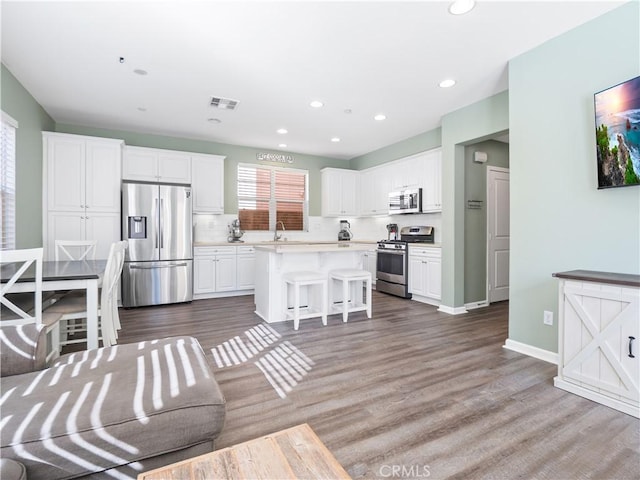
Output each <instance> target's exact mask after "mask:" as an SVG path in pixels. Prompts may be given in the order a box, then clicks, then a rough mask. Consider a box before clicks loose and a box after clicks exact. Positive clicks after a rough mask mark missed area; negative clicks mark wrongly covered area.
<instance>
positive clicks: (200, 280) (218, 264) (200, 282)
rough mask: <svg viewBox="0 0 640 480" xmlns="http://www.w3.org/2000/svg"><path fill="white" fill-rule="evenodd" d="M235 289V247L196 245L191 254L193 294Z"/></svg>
mask: <svg viewBox="0 0 640 480" xmlns="http://www.w3.org/2000/svg"><path fill="white" fill-rule="evenodd" d="M235 289H236V247H226V246H223V247H196V248H195V249H194V256H193V294H194V295H198V294H208V293H217V292H227V291H232V290H235Z"/></svg>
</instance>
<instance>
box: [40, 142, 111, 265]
mask: <svg viewBox="0 0 640 480" xmlns="http://www.w3.org/2000/svg"><path fill="white" fill-rule="evenodd" d="M42 136H43V190H44V192H43V212H44V214H43V221H44V228H43V245H44V247H45V258H47V259H53V258H54V255H55V241H56V240H96V241H97V248H96V258H107V256H108V254H109V248H110V246H111V244H112V243H113V242H116V241H118V240H120V171H121V170H120V168H121V165H122V146H123V142H122V140H114V139H108V138H97V137H85V136H81V135H69V134H62V133H51V132H43V134H42Z"/></svg>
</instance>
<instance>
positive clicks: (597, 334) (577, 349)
mask: <svg viewBox="0 0 640 480" xmlns="http://www.w3.org/2000/svg"><path fill="white" fill-rule="evenodd" d="M554 276H555V277H557V278H559V306H558V310H559V314H558V317H559V318H558V332H559V344H558V347H559V348H558V357H559V361H558V376H557V377H555V378H554V385H555V386H556V387H558V388H562V389H563V390H566V391H568V392H571V393H574V394H576V395H580V396H582V397H585V398H588V399H590V400H593V401H595V402H598V403H601V404H603V405H607V406H608V407H612V408H615V409H616V410H620V411H621V412H624V413H627V414H629V415H633V416H634V417H640V403H639V398H640V389H639V383H640V348H639V343H640V275H629V274H616V273H606V272H593V271H587V270H573V271H570V272H560V273H555V274H554Z"/></svg>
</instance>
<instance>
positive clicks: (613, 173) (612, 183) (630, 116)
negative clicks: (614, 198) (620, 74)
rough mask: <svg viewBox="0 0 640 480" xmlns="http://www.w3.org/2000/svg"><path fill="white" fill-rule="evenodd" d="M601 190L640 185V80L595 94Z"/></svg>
mask: <svg viewBox="0 0 640 480" xmlns="http://www.w3.org/2000/svg"><path fill="white" fill-rule="evenodd" d="M593 100H594V105H595V114H596V152H597V158H598V188H599V189H600V188H611V187H626V186H629V185H640V77H636V78H632V79H631V80H627V81H626V82H623V83H620V84H618V85H615V86H613V87H610V88H607V89H606V90H603V91H601V92H598V93H596V94H595V95H594V99H593Z"/></svg>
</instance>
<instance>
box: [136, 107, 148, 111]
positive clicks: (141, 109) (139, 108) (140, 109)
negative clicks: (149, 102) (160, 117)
mask: <svg viewBox="0 0 640 480" xmlns="http://www.w3.org/2000/svg"><path fill="white" fill-rule="evenodd" d="M138 111H139V112H146V111H147V109H146V108H144V107H138Z"/></svg>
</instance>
